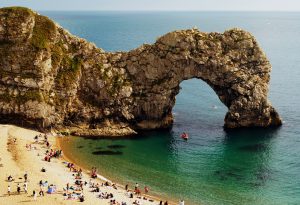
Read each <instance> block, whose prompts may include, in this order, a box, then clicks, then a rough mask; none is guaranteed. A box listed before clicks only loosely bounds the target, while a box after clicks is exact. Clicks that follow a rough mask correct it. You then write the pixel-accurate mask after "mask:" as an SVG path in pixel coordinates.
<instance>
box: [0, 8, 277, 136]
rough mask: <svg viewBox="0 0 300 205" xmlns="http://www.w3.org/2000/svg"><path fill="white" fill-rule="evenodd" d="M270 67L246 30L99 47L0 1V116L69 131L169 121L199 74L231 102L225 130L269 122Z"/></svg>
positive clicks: (107, 132)
mask: <svg viewBox="0 0 300 205" xmlns="http://www.w3.org/2000/svg"><path fill="white" fill-rule="evenodd" d="M270 71H271V65H270V62H269V61H268V59H267V57H266V55H265V54H264V52H263V51H262V49H261V48H260V47H259V45H258V43H257V41H256V40H255V38H254V37H253V36H252V35H251V34H250V33H249V32H246V31H243V30H240V29H231V30H228V31H225V32H224V33H215V32H213V33H205V32H201V31H199V30H197V29H190V30H180V31H174V32H171V33H168V34H166V35H164V36H162V37H160V38H158V39H157V41H156V42H155V43H154V44H152V45H148V44H144V45H142V46H140V47H139V48H137V49H134V50H131V51H129V52H114V53H111V52H105V51H104V50H102V49H101V48H97V47H96V46H95V45H94V44H93V43H90V42H88V41H86V40H84V39H82V38H78V37H76V36H73V35H72V34H70V33H69V32H68V31H66V30H65V29H63V28H62V27H61V26H59V25H58V24H56V23H55V22H53V21H52V20H50V19H49V18H47V17H45V16H42V15H39V14H38V13H36V12H34V11H31V10H30V9H27V8H21V7H9V8H2V9H0V122H2V123H14V124H18V125H21V126H32V127H36V128H39V129H43V128H45V129H49V128H56V129H58V130H64V129H65V128H68V131H69V132H71V133H72V134H75V135H88V136H91V135H92V136H122V135H131V134H134V133H136V131H137V130H145V129H160V128H169V127H170V126H171V125H172V123H173V116H172V108H173V106H174V104H175V97H176V95H177V94H178V93H179V90H180V87H179V84H180V83H181V82H182V81H183V80H188V79H191V78H197V79H200V80H203V81H205V82H206V83H207V84H208V85H209V86H210V87H211V88H212V89H213V90H214V91H215V93H216V94H217V95H218V97H219V99H220V100H221V102H222V103H224V105H226V106H227V107H228V112H227V114H226V116H225V124H224V127H225V128H240V127H270V126H279V125H281V119H280V116H279V115H278V113H277V112H276V110H275V109H274V108H273V107H272V105H271V104H270V102H269V101H268V99H267V94H268V85H269V81H270Z"/></svg>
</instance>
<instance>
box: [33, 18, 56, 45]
mask: <svg viewBox="0 0 300 205" xmlns="http://www.w3.org/2000/svg"><path fill="white" fill-rule="evenodd" d="M55 33H56V26H55V24H54V23H53V22H52V21H51V20H50V19H49V18H47V17H45V16H40V15H36V17H35V26H34V28H33V34H32V39H31V43H32V45H33V46H34V47H36V48H38V49H43V48H49V44H50V42H51V39H52V38H53V37H54V36H55Z"/></svg>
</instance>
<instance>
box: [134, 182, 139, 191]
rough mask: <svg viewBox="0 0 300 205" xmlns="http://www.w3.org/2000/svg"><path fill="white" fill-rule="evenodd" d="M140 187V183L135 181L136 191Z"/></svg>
mask: <svg viewBox="0 0 300 205" xmlns="http://www.w3.org/2000/svg"><path fill="white" fill-rule="evenodd" d="M138 188H139V184H138V183H135V187H134V190H135V191H136V190H137V189H138Z"/></svg>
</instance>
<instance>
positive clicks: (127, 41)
mask: <svg viewBox="0 0 300 205" xmlns="http://www.w3.org/2000/svg"><path fill="white" fill-rule="evenodd" d="M41 13H43V14H45V15H48V16H50V17H51V18H53V19H55V20H56V21H57V22H59V23H60V24H61V25H62V26H64V27H65V28H67V29H68V30H69V31H70V32H72V33H73V34H76V35H78V36H81V37H84V38H86V39H88V40H90V41H93V42H95V43H96V44H97V45H98V46H99V47H102V48H104V49H105V50H107V51H116V50H130V49H132V48H135V47H137V46H139V45H140V44H142V43H145V42H147V43H152V42H154V41H155V39H156V38H157V37H158V36H159V35H162V34H164V33H166V32H168V31H172V30H175V29H184V28H191V27H194V26H197V27H198V28H199V29H200V30H202V31H219V32H223V31H224V30H226V29H228V28H231V27H240V28H243V29H246V30H248V31H250V32H252V33H253V34H254V36H256V38H257V40H258V41H259V43H260V45H261V46H262V48H263V49H264V51H265V52H266V54H267V56H268V57H269V59H270V62H271V64H272V65H273V70H272V73H271V83H270V93H269V98H270V100H271V102H272V104H273V105H274V107H275V108H276V109H277V110H278V112H279V113H280V115H281V116H282V118H283V120H284V124H283V126H282V127H281V128H279V129H265V130H262V129H244V130H237V131H231V132H225V131H224V130H223V128H222V125H223V118H224V116H225V113H226V110H227V109H226V107H224V106H223V105H222V104H221V103H220V101H219V99H218V98H217V96H216V95H215V93H214V92H213V91H212V89H211V88H210V87H209V86H208V85H206V84H205V83H204V82H202V81H200V80H196V79H193V80H189V81H185V82H183V83H182V84H181V87H182V89H181V91H180V93H179V94H178V96H177V101H176V105H175V107H174V110H173V112H174V115H175V123H174V126H173V128H172V130H171V131H170V132H149V133H144V134H140V135H139V136H138V137H136V138H128V139H117V140H95V139H94V140H93V139H84V138H79V137H74V138H72V139H71V140H70V141H68V142H66V144H65V145H66V146H67V147H68V149H69V150H70V151H71V152H72V155H71V156H70V157H72V158H73V159H76V161H77V162H78V163H80V164H82V165H86V166H90V167H91V166H98V167H99V169H100V171H101V172H102V173H103V174H104V175H105V176H108V177H111V178H112V179H114V180H119V181H120V182H122V183H131V184H133V183H135V182H139V183H140V184H141V185H148V186H149V187H150V189H151V191H152V193H154V194H159V195H160V196H169V197H170V196H171V197H172V198H174V199H179V198H184V199H185V200H187V201H188V204H199V203H203V204H300V152H299V150H300V138H299V136H300V131H299V129H300V121H299V120H300V111H299V110H300V103H299V102H300V95H299V94H300V91H299V88H300V68H299V65H300V57H299V53H300V38H299V36H300V23H299V22H300V13H284V12H279V13H274V12H266V13H262V12H202V13H201V12H41ZM183 131H187V132H189V134H190V140H189V141H188V142H184V141H182V140H181V139H180V138H179V135H180V133H181V132H183Z"/></svg>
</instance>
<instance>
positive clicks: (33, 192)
mask: <svg viewBox="0 0 300 205" xmlns="http://www.w3.org/2000/svg"><path fill="white" fill-rule="evenodd" d="M32 196H33V200H34V201H36V197H37V194H36V192H35V190H33V191H32Z"/></svg>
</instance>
